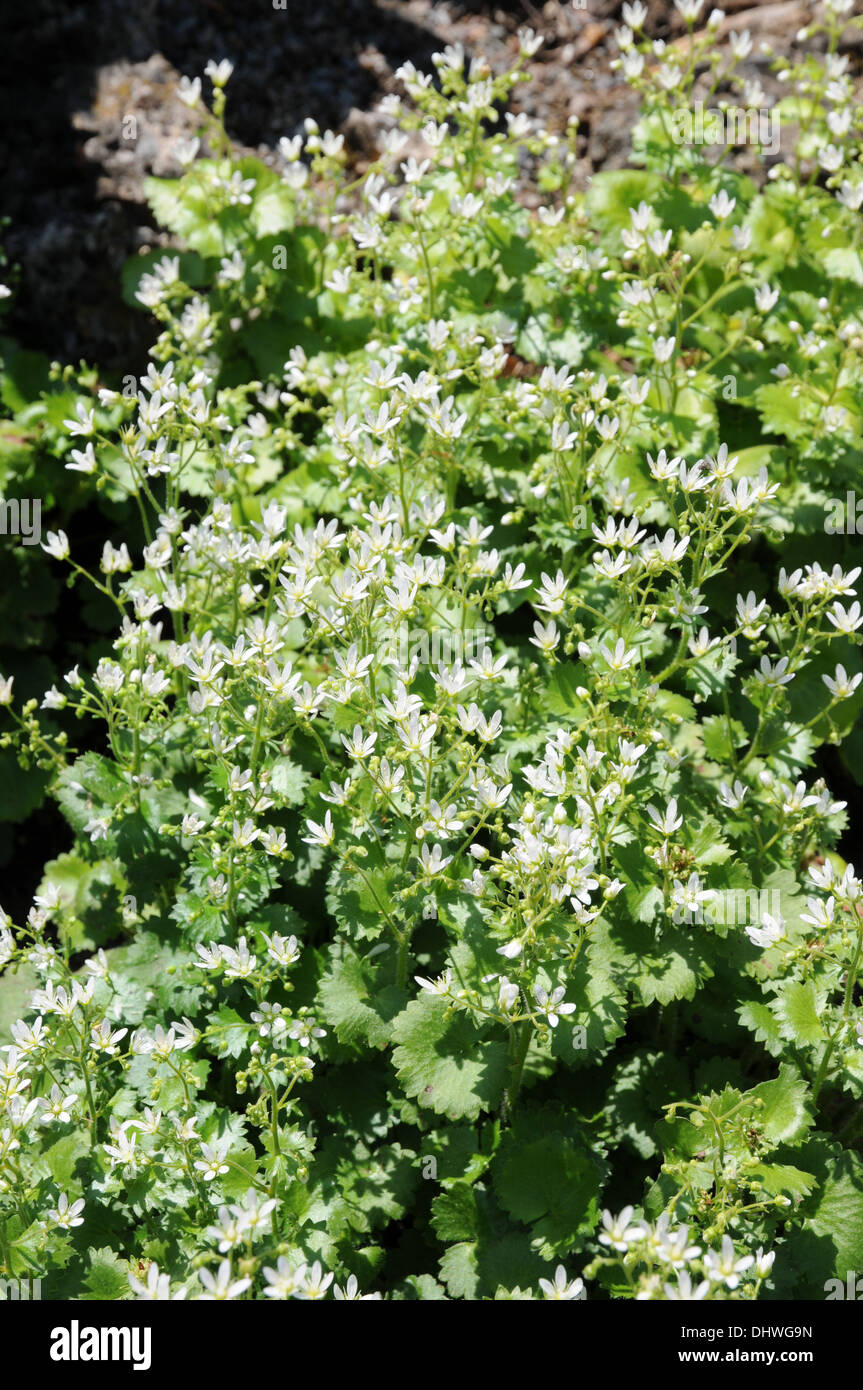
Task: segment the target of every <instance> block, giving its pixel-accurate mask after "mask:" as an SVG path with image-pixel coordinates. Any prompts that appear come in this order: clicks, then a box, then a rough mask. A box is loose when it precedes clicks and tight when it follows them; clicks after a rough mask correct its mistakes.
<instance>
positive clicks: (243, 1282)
mask: <svg viewBox="0 0 863 1390" xmlns="http://www.w3.org/2000/svg"><path fill="white" fill-rule="evenodd" d="M198 1278H199V1279H200V1281H201V1283H202V1284H203V1286H204V1288H205V1289H206V1290H207V1292H206V1293H200V1294H198V1298H199V1299H200V1300H201V1301H202V1302H213V1301H214V1300H224V1299H230V1298H239V1296H240V1294H241V1293H245V1291H246V1289H248V1288H250V1287H251V1283H252V1281H251V1279H234V1278H233V1276H232V1273H231V1261H230V1260H222V1263H221V1264H220V1265H219V1272H218V1274H216V1275H215V1276H214V1275H213V1274H212V1273H211V1271H210V1270H209V1269H199V1270H198Z"/></svg>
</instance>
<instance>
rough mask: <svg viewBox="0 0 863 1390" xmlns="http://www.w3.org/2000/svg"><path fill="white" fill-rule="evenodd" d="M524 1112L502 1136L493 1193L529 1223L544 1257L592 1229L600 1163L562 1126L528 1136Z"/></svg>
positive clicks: (555, 1253)
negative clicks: (556, 1129) (523, 1116)
mask: <svg viewBox="0 0 863 1390" xmlns="http://www.w3.org/2000/svg"><path fill="white" fill-rule="evenodd" d="M531 1128H532V1126H531V1122H530V1119H529V1118H528V1117H526V1118H525V1120H524V1121H523V1122H522V1124H521V1125H519V1126H517V1127H516V1130H515V1132H513V1131H510V1133H509V1134H508V1135H507V1136H506V1137H505V1138H504V1140H503V1142H502V1144H501V1148H500V1153H499V1155H498V1158H497V1159H496V1161H495V1165H494V1171H495V1192H496V1193H497V1197H498V1200H499V1201H500V1204H501V1206H502V1207H503V1208H504V1210H505V1211H507V1212H509V1214H510V1216H512V1217H513V1218H514V1219H515V1220H516V1221H521V1222H523V1223H524V1224H525V1225H528V1226H531V1227H532V1228H533V1234H534V1237H535V1238H536V1240H537V1241H538V1242H541V1245H540V1254H541V1255H542V1257H543V1258H544V1259H554V1258H556V1257H558V1256H563V1255H564V1254H566V1253H567V1252H568V1251H569V1250H570V1249H571V1248H572V1246H573V1245H575V1244H576V1243H577V1241H578V1238H579V1236H583V1235H586V1234H588V1233H589V1232H591V1231H593V1229H594V1228H595V1226H596V1223H597V1220H598V1217H599V1196H600V1192H601V1190H602V1182H603V1168H602V1166H601V1165H600V1163H599V1162H598V1161H597V1159H596V1158H595V1157H594V1155H593V1154H592V1153H591V1151H590V1149H589V1148H588V1147H587V1146H586V1144H584V1143H583V1142H580V1141H578V1140H576V1139H573V1138H572V1137H570V1136H569V1135H567V1134H564V1133H562V1132H560V1131H552V1132H550V1133H547V1134H544V1135H541V1136H540V1137H537V1138H532V1137H530V1133H531Z"/></svg>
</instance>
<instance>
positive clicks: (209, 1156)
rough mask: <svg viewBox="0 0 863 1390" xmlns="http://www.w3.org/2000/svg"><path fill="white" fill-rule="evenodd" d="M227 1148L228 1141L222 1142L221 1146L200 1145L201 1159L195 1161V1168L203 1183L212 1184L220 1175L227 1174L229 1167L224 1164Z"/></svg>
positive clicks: (228, 1145)
mask: <svg viewBox="0 0 863 1390" xmlns="http://www.w3.org/2000/svg"><path fill="white" fill-rule="evenodd" d="M229 1148H230V1141H229V1140H223V1141H222V1143H221V1144H202V1145H201V1153H202V1154H203V1158H196V1159H195V1167H196V1168H197V1170H198V1172H199V1173H200V1174H201V1176H202V1177H203V1179H204V1181H205V1182H212V1181H213V1179H214V1178H217V1177H218V1176H219V1175H220V1173H227V1172H229V1165H228V1164H227V1163H226V1162H225V1156H226V1154H227V1152H228V1149H229Z"/></svg>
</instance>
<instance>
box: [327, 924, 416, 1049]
mask: <svg viewBox="0 0 863 1390" xmlns="http://www.w3.org/2000/svg"><path fill="white" fill-rule="evenodd" d="M388 955H389V956H392V955H393V952H392V950H390V951H389V952H388ZM387 969H389V970H391V969H392V966H391V964H390V963H389V962H387V963H386V964H381V960H380V957H377V958H376V959H375V960H369V959H368V957H360V956H359V955H357V953H356V951H354V950H353V949H352V947H351V946H349V945H348V944H347V943H336V944H335V945H334V946H332V947H331V948H330V966H329V969H328V970H327V973H326V974H325V975H324V976H323V978H322V980H321V983H320V987H319V998H320V1001H321V1011H322V1013H323V1015H324V1018H325V1020H326V1021H327V1023H329V1024H330V1025H331V1027H333V1028H334V1029H335V1031H336V1036H337V1038H338V1040H339V1042H341V1043H368V1045H369V1046H370V1047H377V1048H382V1047H386V1046H387V1043H388V1042H389V1041H390V1036H391V1034H392V1020H393V1018H394V1017H395V1016H396V1014H397V1013H398V1012H399V1011H400V1010H401V1009H402V1008H404V1005H405V1002H406V999H407V995H406V993H405V991H404V990H403V989H398V988H397V987H396V986H395V985H392V984H388V985H382V983H381V977H382V976H384V975H385V974H386V973H387Z"/></svg>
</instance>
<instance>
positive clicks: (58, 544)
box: [42, 531, 69, 560]
mask: <svg viewBox="0 0 863 1390" xmlns="http://www.w3.org/2000/svg"><path fill="white" fill-rule="evenodd" d="M42 549H43V550H44V551H45V552H46V554H48V555H51V556H52V557H53V558H54V559H55V560H67V559H68V558H69V538H68V536H67V535H66V532H65V531H49V532H48V544H47V545H43V546H42Z"/></svg>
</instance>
